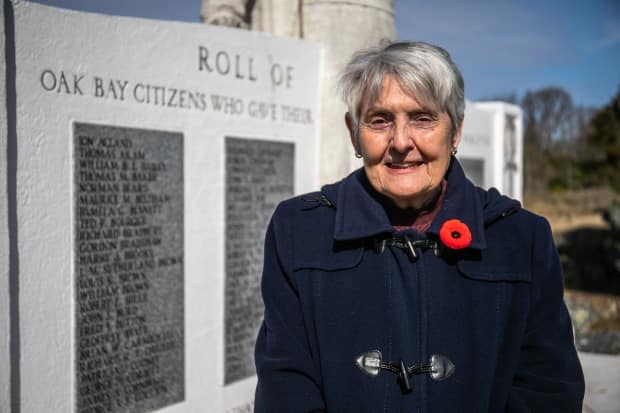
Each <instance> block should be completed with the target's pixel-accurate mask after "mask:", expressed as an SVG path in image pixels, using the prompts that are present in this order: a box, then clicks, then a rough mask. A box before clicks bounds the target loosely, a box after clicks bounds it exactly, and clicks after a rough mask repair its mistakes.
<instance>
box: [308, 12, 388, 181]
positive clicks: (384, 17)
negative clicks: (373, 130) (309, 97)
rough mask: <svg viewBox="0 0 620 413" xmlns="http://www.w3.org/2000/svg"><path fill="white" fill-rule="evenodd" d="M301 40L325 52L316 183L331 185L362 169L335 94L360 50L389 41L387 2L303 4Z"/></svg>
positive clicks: (343, 110) (344, 109)
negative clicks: (343, 71) (340, 77)
mask: <svg viewBox="0 0 620 413" xmlns="http://www.w3.org/2000/svg"><path fill="white" fill-rule="evenodd" d="M302 16H303V25H302V36H303V38H305V39H309V40H315V41H317V42H319V43H320V44H321V45H322V46H323V48H324V62H325V64H324V69H323V74H322V76H321V96H322V98H321V109H320V110H321V117H320V121H321V126H320V140H319V145H320V149H319V151H320V152H319V182H320V183H321V184H325V183H328V182H333V181H336V180H338V179H340V178H342V177H343V176H345V175H346V174H347V173H349V172H350V171H351V170H352V169H354V168H357V167H358V166H361V161H360V160H359V159H356V158H355V156H354V152H353V148H352V146H351V143H350V140H349V134H348V132H347V129H346V127H345V124H344V114H345V111H346V107H345V105H344V104H343V103H342V101H341V100H340V98H339V96H338V95H337V91H336V79H337V75H338V73H339V71H340V70H341V69H342V68H343V66H344V65H345V64H346V62H347V61H348V60H349V59H350V58H351V55H352V54H353V53H354V52H356V51H357V50H359V49H362V48H367V47H370V46H374V45H377V44H379V43H380V42H381V40H383V39H387V40H394V39H395V38H396V30H395V27H394V11H393V2H392V0H352V1H347V2H342V1H324V0H304V1H303V14H302Z"/></svg>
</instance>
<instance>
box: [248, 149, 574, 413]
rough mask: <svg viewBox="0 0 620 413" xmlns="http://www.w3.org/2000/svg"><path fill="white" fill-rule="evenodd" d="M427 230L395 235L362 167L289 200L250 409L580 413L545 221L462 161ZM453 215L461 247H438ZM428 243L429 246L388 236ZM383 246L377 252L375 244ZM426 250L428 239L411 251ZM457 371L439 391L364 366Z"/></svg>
mask: <svg viewBox="0 0 620 413" xmlns="http://www.w3.org/2000/svg"><path fill="white" fill-rule="evenodd" d="M446 178H447V182H448V186H447V192H446V196H445V199H444V203H443V206H442V208H441V210H440V212H439V215H438V216H437V217H436V219H435V220H434V222H433V223H432V225H431V227H430V228H429V230H428V231H427V232H426V233H418V232H416V231H414V230H413V229H411V230H405V231H395V230H394V228H393V227H392V226H391V225H390V222H389V220H388V217H387V215H386V212H385V210H384V208H383V206H382V203H381V197H380V196H379V195H378V194H377V193H376V192H374V191H373V189H372V188H371V186H370V185H369V183H368V181H367V179H366V176H365V174H364V171H363V170H358V171H356V172H354V173H353V174H351V175H350V176H349V177H347V178H345V179H344V180H342V181H341V182H339V183H336V184H333V185H327V186H325V187H323V189H322V190H321V192H317V193H312V194H308V195H304V196H300V197H296V198H293V199H290V200H287V201H285V202H283V203H281V204H280V205H279V206H278V208H277V210H276V212H275V213H274V215H273V217H272V220H271V222H270V224H269V228H268V230H267V236H266V243H265V262H264V270H263V279H262V292H263V300H264V303H265V318H264V322H263V325H262V327H261V330H260V332H259V336H258V339H257V344H256V355H255V356H256V369H257V374H258V385H257V388H256V402H255V411H256V412H260V413H262V412H269V413H280V412H284V413H295V412H331V413H346V412H354V413H362V412H372V413H379V412H382V413H387V412H407V413H408V412H420V413H423V412H477V413H479V412H505V411H508V412H546V413H548V412H581V405H582V399H583V393H584V381H583V374H582V371H581V366H580V364H579V360H578V358H577V354H576V351H575V347H574V343H573V336H572V328H571V320H570V317H569V315H568V312H567V310H566V307H565V305H564V302H563V298H562V292H563V285H562V272H561V268H560V262H559V259H558V254H557V251H556V248H555V246H554V243H553V239H552V237H551V231H550V228H549V225H548V223H547V221H546V220H545V219H544V218H542V217H539V216H536V215H534V214H532V213H530V212H528V211H526V210H524V209H521V208H520V205H519V203H518V202H516V201H514V200H511V199H509V198H507V197H504V196H501V195H500V194H499V193H498V192H497V191H496V190H494V189H491V190H489V191H485V190H483V189H480V188H477V187H475V186H474V185H473V184H472V183H471V182H470V181H468V180H467V179H466V178H465V175H464V173H463V170H462V169H461V167H460V165H459V164H458V162H457V161H456V160H453V161H452V164H451V166H450V169H449V171H448V173H447V175H446ZM453 218H456V219H459V220H461V221H462V222H464V223H465V224H466V225H467V226H468V227H469V229H470V230H471V233H472V242H471V244H470V246H469V248H467V249H464V250H456V251H455V250H450V249H448V248H446V247H444V246H442V245H441V242H440V241H439V236H438V233H439V229H440V227H441V225H442V223H443V222H445V221H446V220H448V219H453ZM404 236H407V238H408V239H409V240H410V241H412V242H413V241H416V240H421V239H429V240H430V241H431V242H432V241H436V242H438V245H439V247H438V249H437V251H438V252H436V251H435V249H434V248H424V247H418V248H415V251H416V254H417V256H418V257H417V258H415V257H413V256H412V254H411V251H410V250H408V249H407V248H403V247H402V245H404V244H401V245H399V243H398V242H394V243H393V245H391V244H390V243H388V245H387V246H386V247H385V248H384V249H383V250H382V248H381V247H380V246H381V242H380V240H381V239H385V238H388V239H392V240H399V239H400V240H404V239H405V238H404ZM378 241H379V242H378ZM416 244H420V245H423V244H424V243H416ZM373 350H376V351H378V352H380V353H381V361H383V362H384V364H385V365H387V364H390V363H392V364H393V365H394V366H396V365H399V364H400V362H401V360H402V361H403V364H404V365H405V367H412V366H414V365H415V366H426V365H428V363H429V360H430V358H431V357H432V355H434V354H436V355H443V356H445V357H447V358H448V359H449V360H450V361H451V362H452V363H453V364H454V366H455V370H454V372H453V374H452V375H451V376H450V377H448V378H446V379H444V380H442V381H437V380H435V379H433V378H432V377H431V374H430V373H428V372H426V373H425V372H421V373H418V374H411V376H410V377H409V385H410V387H411V391H410V392H406V391H403V388H402V386H404V383H403V381H402V380H399V379H398V376H397V374H396V372H392V371H390V370H389V369H380V371H379V373H378V374H377V375H374V376H373V375H371V374H368V372H366V371H364V370H362V369H361V368H360V367H359V366H358V363H357V362H356V360H357V359H358V357H359V356H360V355H362V354H365V353H367V352H369V351H373Z"/></svg>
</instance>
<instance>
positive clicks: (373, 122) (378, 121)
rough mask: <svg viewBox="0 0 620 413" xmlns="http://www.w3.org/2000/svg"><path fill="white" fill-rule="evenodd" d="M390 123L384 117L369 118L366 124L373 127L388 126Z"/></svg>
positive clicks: (381, 127)
mask: <svg viewBox="0 0 620 413" xmlns="http://www.w3.org/2000/svg"><path fill="white" fill-rule="evenodd" d="M391 124H392V123H391V122H390V121H389V120H387V119H385V118H371V119H370V121H369V122H368V125H369V126H370V127H371V128H373V129H385V128H389V127H390V125H391Z"/></svg>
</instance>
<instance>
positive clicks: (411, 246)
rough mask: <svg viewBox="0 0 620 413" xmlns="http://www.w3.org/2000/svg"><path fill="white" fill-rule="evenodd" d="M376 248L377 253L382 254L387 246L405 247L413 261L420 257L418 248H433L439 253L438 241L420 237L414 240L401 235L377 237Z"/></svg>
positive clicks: (375, 240) (374, 241)
mask: <svg viewBox="0 0 620 413" xmlns="http://www.w3.org/2000/svg"><path fill="white" fill-rule="evenodd" d="M373 243H374V245H373V246H374V250H375V252H376V253H377V254H381V253H382V252H383V251H384V250H385V247H386V246H388V247H396V248H401V249H404V250H405V252H406V253H407V255H408V256H409V259H410V260H411V261H416V260H417V259H418V252H417V249H418V248H420V249H429V248H431V249H433V251H435V254H436V253H437V242H436V241H433V240H430V239H419V240H414V241H412V240H411V239H410V238H409V237H408V236H406V235H401V236H395V237H391V238H375V239H374V240H373Z"/></svg>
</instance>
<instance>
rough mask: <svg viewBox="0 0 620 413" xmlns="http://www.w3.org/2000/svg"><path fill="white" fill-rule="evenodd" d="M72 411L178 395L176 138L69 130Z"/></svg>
mask: <svg viewBox="0 0 620 413" xmlns="http://www.w3.org/2000/svg"><path fill="white" fill-rule="evenodd" d="M73 142H74V163H75V166H74V168H75V169H74V173H75V180H74V185H75V187H74V197H75V199H74V207H75V223H74V225H75V246H74V248H75V251H74V257H75V315H76V330H75V334H76V347H75V360H76V398H77V400H76V404H77V411H78V412H80V413H87V412H89V413H90V412H115V413H116V412H127V413H129V412H132V413H136V412H138V413H139V412H150V411H153V410H156V409H159V408H161V407H164V406H168V405H170V404H173V403H177V402H180V401H183V400H184V398H185V354H184V288H183V277H184V275H183V135H182V134H180V133H172V132H164V131H156V130H146V129H129V128H120V127H112V126H103V125H93V124H85V123H75V124H74V128H73Z"/></svg>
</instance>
